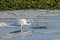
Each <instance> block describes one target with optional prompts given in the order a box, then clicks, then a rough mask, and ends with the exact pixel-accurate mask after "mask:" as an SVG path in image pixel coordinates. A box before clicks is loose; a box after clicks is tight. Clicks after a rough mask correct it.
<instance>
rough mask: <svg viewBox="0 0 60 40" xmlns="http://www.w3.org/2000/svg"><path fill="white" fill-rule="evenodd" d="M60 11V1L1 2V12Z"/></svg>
mask: <svg viewBox="0 0 60 40" xmlns="http://www.w3.org/2000/svg"><path fill="white" fill-rule="evenodd" d="M20 9H47V10H54V9H60V0H0V10H20Z"/></svg>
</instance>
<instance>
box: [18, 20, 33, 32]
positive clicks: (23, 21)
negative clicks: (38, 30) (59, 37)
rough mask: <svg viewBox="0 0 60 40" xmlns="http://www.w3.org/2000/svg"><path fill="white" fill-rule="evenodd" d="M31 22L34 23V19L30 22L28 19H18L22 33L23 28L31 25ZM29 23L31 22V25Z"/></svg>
mask: <svg viewBox="0 0 60 40" xmlns="http://www.w3.org/2000/svg"><path fill="white" fill-rule="evenodd" d="M30 21H33V20H32V19H29V20H26V19H18V25H21V32H22V26H24V25H26V26H28V25H31V22H30ZM27 22H30V23H27Z"/></svg>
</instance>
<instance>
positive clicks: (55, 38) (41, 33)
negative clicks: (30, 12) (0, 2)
mask: <svg viewBox="0 0 60 40" xmlns="http://www.w3.org/2000/svg"><path fill="white" fill-rule="evenodd" d="M50 20H53V22H52V25H50V26H48V28H42V29H41V28H37V29H34V28H30V27H32V26H31V25H30V26H24V27H23V31H24V30H26V31H24V32H23V33H22V32H17V33H10V32H14V31H18V30H20V26H16V25H14V24H13V23H14V20H10V19H9V20H8V19H0V22H6V23H9V24H13V25H11V26H13V27H11V28H0V40H60V19H50ZM36 24H37V23H36ZM33 27H34V26H33ZM35 27H40V26H39V25H35Z"/></svg>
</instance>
